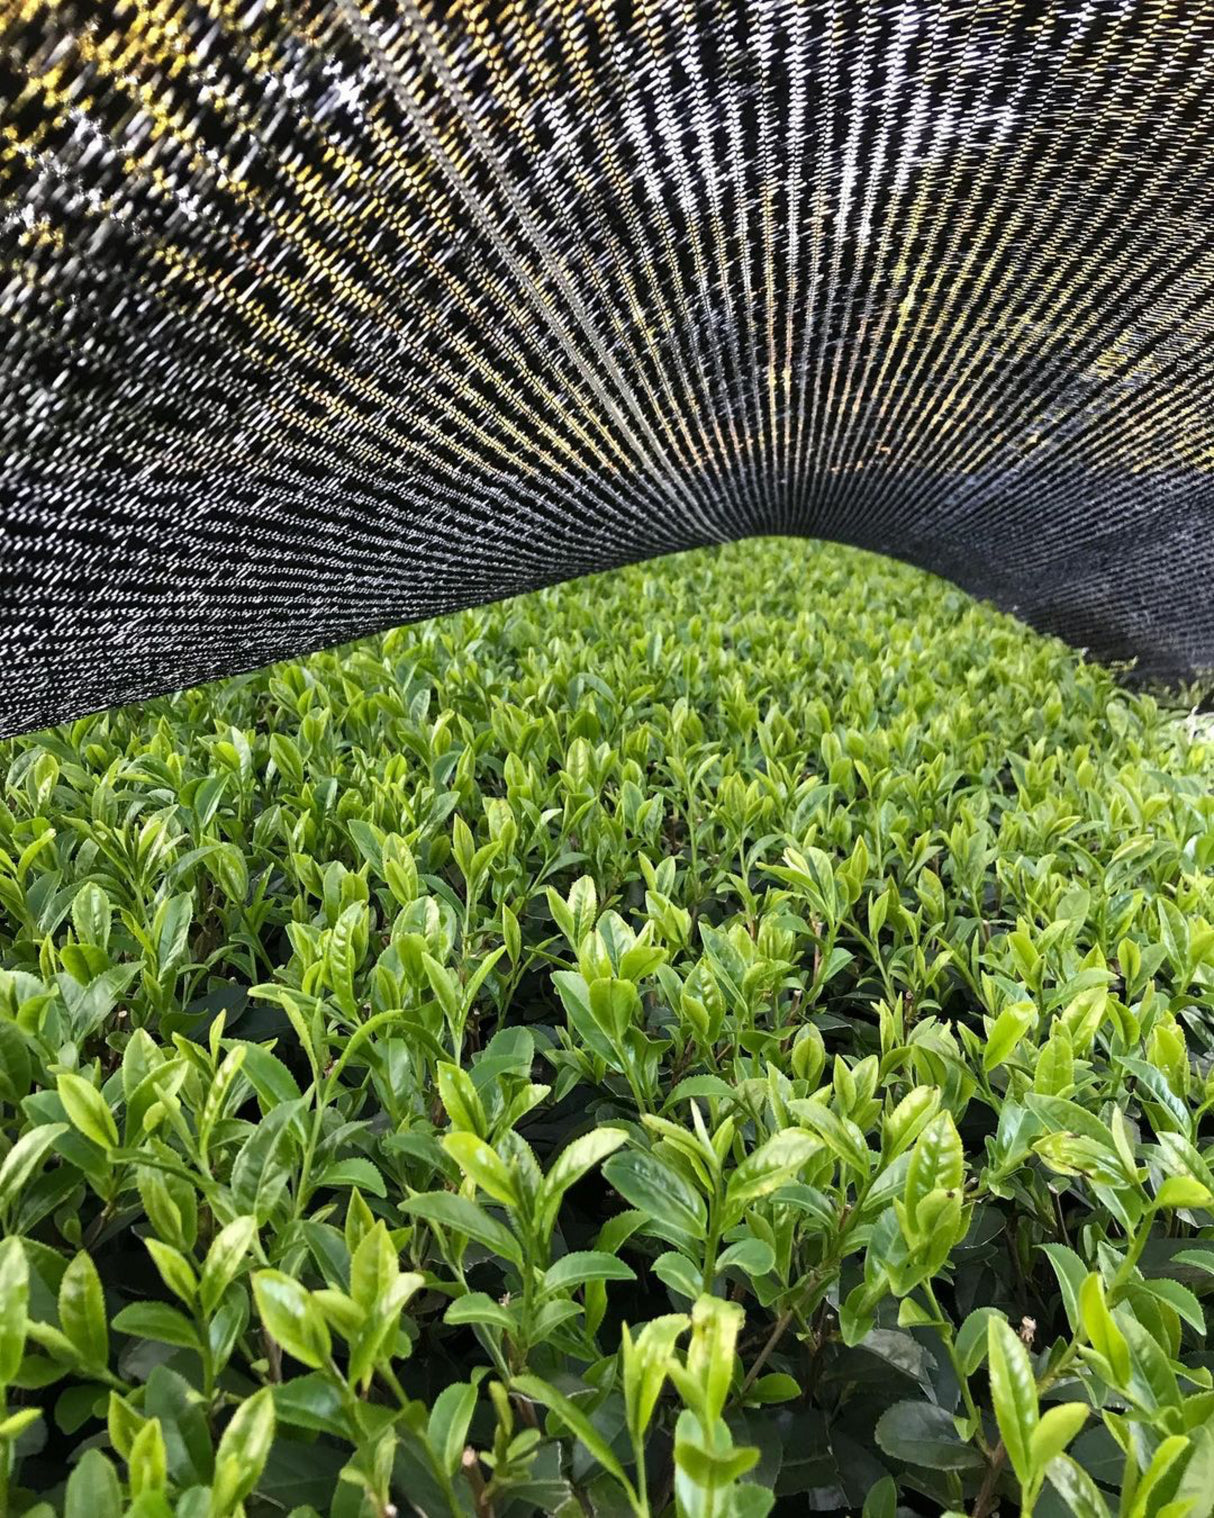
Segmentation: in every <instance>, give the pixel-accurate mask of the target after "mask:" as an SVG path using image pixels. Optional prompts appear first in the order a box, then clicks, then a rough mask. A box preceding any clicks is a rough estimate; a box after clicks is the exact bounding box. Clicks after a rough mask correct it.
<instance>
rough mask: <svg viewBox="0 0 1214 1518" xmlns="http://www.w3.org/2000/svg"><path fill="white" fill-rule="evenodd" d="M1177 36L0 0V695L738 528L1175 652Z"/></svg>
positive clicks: (776, 19) (1181, 226)
mask: <svg viewBox="0 0 1214 1518" xmlns="http://www.w3.org/2000/svg"><path fill="white" fill-rule="evenodd" d="M1212 86H1214V4H1211V3H1200V0H1199V3H1196V4H1179V3H1176V4H1173V3H1168V0H1125V3H1122V0H1087V3H1083V0H1059V3H1052V4H1038V3H1026V0H1001V3H999V4H991V5H987V4H977V3H952V0H918V3H911V0H762V3H753V4H749V5H741V4H736V3H729V0H706V3H696V0H633V3H613V0H566V3H549V0H528V3H525V4H523V3H513V4H505V3H492V4H490V3H486V4H479V3H472V0H469V3H464V4H458V5H449V6H438V5H433V4H424V3H416V0H383V3H379V4H374V5H373V4H372V3H370V0H333V3H311V4H295V3H290V0H235V3H227V0H205V3H204V0H126V3H121V4H113V3H111V4H104V5H100V6H99V5H97V4H85V3H79V0H0V197H2V200H3V216H2V220H0V249H2V252H3V258H2V260H0V362H2V370H0V373H2V379H3V385H2V388H0V475H2V484H3V506H2V508H0V558H2V567H0V732H15V731H19V730H22V729H27V728H31V727H38V726H43V725H46V724H48V723H51V722H54V721H59V720H63V719H66V718H69V717H73V716H75V715H78V714H80V713H83V712H87V711H90V710H96V709H98V708H100V707H103V706H106V705H109V704H113V703H117V702H121V701H127V700H130V699H134V698H139V697H144V696H147V695H150V694H152V693H155V692H158V691H163V690H167V689H172V688H176V687H179V686H182V685H186V684H192V683H195V682H198V681H201V680H205V679H208V678H212V677H214V676H217V675H220V674H223V673H228V672H235V671H237V670H242V669H248V668H251V667H254V666H257V665H260V664H263V663H266V662H268V661H270V660H272V659H277V658H280V657H285V656H288V655H294V654H299V653H302V652H304V651H306V650H309V649H313V648H317V647H322V646H326V645H331V644H334V643H337V642H340V641H344V640H345V639H347V638H351V637H354V636H356V635H359V634H361V633H365V632H369V631H372V630H375V629H379V628H383V627H386V626H390V625H393V624H396V623H399V622H403V621H407V620H410V619H414V618H418V617H422V616H426V615H429V614H432V613H436V612H439V611H443V610H447V609H452V608H455V607H458V606H463V605H469V604H473V603H475V602H478V601H484V600H488V599H492V598H495V597H498V596H502V595H506V594H510V593H512V592H515V591H519V590H522V589H525V588H530V587H534V586H537V585H539V584H542V583H549V582H552V581H555V580H558V579H561V578H565V577H569V576H574V575H579V574H582V573H584V572H586V571H589V570H592V569H601V568H606V567H608V566H611V565H615V564H618V563H622V562H625V561H628V560H634V559H638V558H642V557H645V556H649V555H653V554H658V553H662V552H666V551H669V550H673V549H680V548H686V547H691V546H694V545H697V544H702V543H709V542H716V541H721V540H725V539H729V538H736V537H740V536H744V535H747V534H752V533H787V534H795V535H809V536H819V537H830V538H835V539H839V540H843V541H847V542H851V543H855V544H858V545H861V546H865V547H869V548H873V549H877V550H880V551H883V552H887V553H891V554H895V555H898V556H900V557H903V558H906V559H909V560H912V561H914V562H916V563H918V564H921V565H923V566H925V567H927V568H930V569H933V570H936V571H938V572H940V573H943V574H945V575H947V576H949V577H950V578H952V579H954V580H956V581H958V582H960V583H961V584H963V585H964V586H966V587H967V588H969V589H971V590H973V591H975V592H977V593H979V594H981V595H986V596H991V597H993V598H994V599H995V600H997V601H998V602H999V603H1000V604H1001V605H1003V606H1005V607H1007V608H1009V609H1013V610H1016V611H1018V612H1019V613H1020V614H1021V615H1022V616H1024V617H1025V618H1026V619H1028V620H1030V621H1032V622H1034V623H1035V624H1037V625H1038V626H1041V627H1043V628H1045V629H1048V630H1051V631H1055V632H1058V633H1061V634H1062V635H1064V636H1065V637H1067V638H1069V639H1070V640H1071V641H1072V642H1074V643H1076V644H1080V645H1083V646H1086V647H1088V648H1090V649H1091V650H1092V651H1093V652H1095V653H1098V654H1100V655H1103V656H1106V657H1115V658H1126V657H1130V656H1137V657H1138V659H1139V661H1140V667H1141V668H1142V669H1144V670H1145V671H1147V672H1149V673H1153V674H1158V675H1163V676H1165V677H1177V676H1181V675H1185V674H1188V673H1190V672H1192V671H1194V670H1197V669H1200V668H1204V667H1208V666H1210V665H1211V664H1214V593H1212V591H1211V586H1212V585H1214V488H1212V484H1211V482H1212V478H1214V476H1212V473H1211V471H1212V469H1214V341H1212V338H1214V332H1212V330H1211V329H1212V327H1214V321H1212V318H1214V239H1212V237H1211V232H1210V229H1211V227H1212V226H1214V128H1212V126H1211V119H1212V118H1211V116H1210V114H1209V105H1210V101H1211V99H1214V88H1212ZM857 594H863V586H862V585H857Z"/></svg>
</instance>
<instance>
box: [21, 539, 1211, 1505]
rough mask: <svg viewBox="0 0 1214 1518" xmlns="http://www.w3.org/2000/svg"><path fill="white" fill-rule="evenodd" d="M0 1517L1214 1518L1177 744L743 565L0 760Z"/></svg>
mask: <svg viewBox="0 0 1214 1518" xmlns="http://www.w3.org/2000/svg"><path fill="white" fill-rule="evenodd" d="M0 775H2V776H3V789H2V791H0V964H2V966H3V968H2V970H0V1103H2V1104H3V1105H2V1114H0V1115H2V1122H0V1228H2V1229H3V1233H4V1240H3V1243H2V1244H0V1395H2V1398H3V1400H2V1401H0V1510H3V1511H7V1512H11V1513H28V1514H32V1515H38V1518H49V1515H51V1514H58V1513H62V1514H67V1515H70V1518H84V1515H87V1518H111V1515H119V1514H124V1513H129V1514H138V1515H145V1518H158V1515H166V1514H177V1515H180V1518H225V1515H233V1514H239V1513H242V1512H243V1513H246V1514H248V1515H250V1518H252V1515H270V1514H274V1513H285V1512H293V1513H296V1514H298V1515H301V1518H302V1515H306V1514H309V1513H314V1512H320V1513H332V1514H335V1515H338V1518H355V1515H358V1518H362V1515H377V1518H386V1515H390V1514H393V1513H397V1512H407V1511H416V1512H417V1513H420V1514H423V1515H426V1518H440V1515H451V1518H456V1515H459V1518H490V1515H494V1518H505V1515H508V1514H509V1515H520V1518H521V1515H525V1514H531V1513H548V1514H559V1515H562V1518H581V1515H591V1518H623V1515H636V1518H645V1515H650V1518H658V1515H662V1514H667V1515H677V1518H726V1515H737V1518H760V1515H763V1514H766V1513H768V1512H772V1511H778V1512H789V1513H791V1512H804V1511H811V1512H823V1513H829V1512H848V1513H858V1514H859V1513H863V1515H864V1518H893V1515H895V1514H896V1513H901V1514H910V1513H920V1514H938V1513H941V1512H948V1513H965V1514H967V1515H970V1518H989V1515H991V1514H993V1513H994V1512H996V1510H1000V1511H1002V1512H1003V1513H1010V1512H1013V1511H1017V1510H1018V1511H1020V1512H1023V1513H1025V1514H1036V1515H1037V1518H1052V1515H1058V1514H1065V1513H1068V1512H1070V1513H1074V1514H1077V1515H1080V1518H1100V1515H1106V1514H1113V1513H1116V1514H1118V1515H1119V1518H1209V1515H1211V1514H1212V1513H1214V1376H1212V1372H1214V1353H1212V1348H1214V1346H1211V1343H1210V1340H1209V1337H1208V1329H1207V1321H1206V1308H1205V1306H1204V1305H1203V1299H1205V1298H1208V1297H1209V1295H1210V1294H1211V1291H1214V1173H1212V1168H1211V1167H1212V1164H1214V1146H1212V1127H1211V1108H1212V1106H1214V1075H1212V1074H1211V1070H1212V1053H1214V926H1212V924H1211V917H1212V915H1214V798H1212V795H1211V784H1210V782H1211V777H1212V775H1214V748H1212V747H1211V746H1210V745H1209V744H1208V743H1205V742H1203V741H1201V734H1200V730H1199V729H1198V728H1197V727H1195V726H1194V725H1193V724H1188V725H1186V724H1185V723H1184V722H1183V721H1182V720H1181V719H1180V714H1179V713H1178V712H1177V711H1175V710H1173V709H1172V703H1169V702H1168V701H1166V700H1164V699H1160V698H1153V697H1151V696H1149V695H1145V694H1130V693H1128V692H1127V691H1126V690H1124V689H1122V688H1120V687H1119V686H1118V685H1117V683H1116V682H1115V680H1114V678H1113V676H1112V675H1111V674H1110V673H1109V672H1107V671H1105V670H1103V669H1101V668H1099V667H1097V666H1094V665H1090V664H1086V663H1084V662H1082V660H1081V659H1080V658H1079V657H1078V656H1076V655H1075V654H1073V653H1071V652H1069V651H1068V650H1066V649H1064V648H1063V647H1062V646H1061V645H1059V644H1058V643H1056V642H1053V641H1051V640H1048V639H1043V638H1040V637H1037V636H1034V635H1032V634H1030V633H1028V632H1027V631H1026V630H1025V629H1024V628H1022V627H1021V626H1019V625H1018V624H1016V623H1014V622H1013V621H1012V620H1011V619H1009V618H1006V617H1003V616H1000V615H998V614H996V613H995V612H993V611H992V610H991V609H989V608H985V607H980V606H977V605H975V604H973V603H972V602H970V601H969V600H968V599H967V598H965V597H964V596H963V595H961V594H960V593H959V592H957V591H955V590H953V589H951V588H949V587H947V586H945V585H943V584H941V583H940V582H938V581H934V580H931V579H929V578H928V577H925V576H922V575H919V574H917V573H915V572H913V571H911V570H908V569H906V568H903V567H899V566H895V565H892V564H889V563H887V562H884V561H878V560H875V559H872V558H869V557H866V556H862V555H858V554H855V553H852V552H849V551H845V550H842V549H833V548H832V549H823V548H820V547H810V546H807V545H802V544H790V543H786V542H777V541H768V542H764V543H754V542H751V543H747V544H743V545H740V546H735V547H730V548H727V549H723V550H720V551H714V552H712V553H710V554H697V555H690V556H685V557H682V558H677V559H672V560H668V561H665V562H661V563H657V564H651V565H648V566H644V567H640V568H634V569H628V570H624V571H620V572H617V573H614V574H611V575H605V576H599V577H596V578H593V579H588V580H583V581H579V582H577V583H575V584H572V585H567V586H565V587H562V588H560V589H557V590H553V591H548V592H544V593H543V594H540V595H534V596H529V597H525V598H522V599H519V600H516V601H513V602H508V603H505V604H502V605H499V606H495V607H491V608H488V609H483V610H479V611H473V612H467V613H464V614H461V615H459V616H455V617H449V618H445V619H441V620H439V621H436V622H431V623H428V624H425V625H422V626H417V627H411V628H404V629H400V630H397V631H395V632H392V633H389V634H387V635H385V636H383V637H380V638H376V639H372V640H369V641H366V642H363V643H361V644H358V645H356V646H354V647H351V648H348V649H344V650H338V651H336V652H331V653H325V654H320V655H317V656H315V657H312V658H309V659H307V660H304V661H303V662H301V663H298V664H294V665H290V666H281V667H277V668H275V669H272V670H269V671H265V672H262V673H258V674H255V675H250V676H246V677H242V678H238V679H234V680H230V681H226V682H223V683H221V684H218V685H214V686H210V687H206V688H203V689H199V690H193V691H188V692H185V693H184V694H180V695H177V696H175V697H173V698H171V699H165V700H160V701H155V702H151V703H149V704H148V705H146V706H144V707H140V708H138V709H131V710H124V711H118V712H112V713H109V714H102V715H98V716H92V717H87V718H84V719H82V720H80V721H78V722H75V723H72V724H70V725H67V726H64V727H62V728H58V729H55V730H53V731H49V732H45V733H41V734H38V735H36V736H33V737H27V738H22V739H19V740H15V741H12V742H10V743H8V744H6V745H3V746H0Z"/></svg>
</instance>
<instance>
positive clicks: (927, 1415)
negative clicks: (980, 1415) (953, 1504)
mask: <svg viewBox="0 0 1214 1518" xmlns="http://www.w3.org/2000/svg"><path fill="white" fill-rule="evenodd" d="M874 1436H875V1438H876V1441H877V1443H878V1445H879V1446H880V1447H881V1449H883V1450H884V1451H885V1453H886V1454H887V1455H891V1456H893V1458H894V1459H896V1460H901V1461H903V1462H904V1463H905V1464H907V1465H911V1466H926V1467H927V1468H928V1469H930V1470H939V1471H964V1470H973V1469H975V1468H977V1467H979V1466H981V1464H982V1456H981V1455H980V1454H979V1452H978V1451H977V1450H976V1449H975V1448H974V1446H973V1445H972V1444H966V1443H963V1442H962V1440H961V1439H959V1438H958V1436H957V1430H956V1426H955V1425H954V1422H953V1418H952V1415H951V1414H950V1413H948V1412H946V1411H945V1410H944V1408H942V1407H937V1406H936V1405H935V1404H934V1403H931V1402H895V1403H894V1405H893V1406H892V1407H890V1408H887V1409H886V1411H885V1412H884V1413H882V1414H881V1416H880V1418H878V1420H877V1425H876V1429H875V1430H874Z"/></svg>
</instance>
